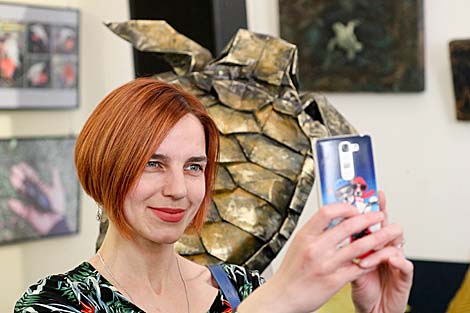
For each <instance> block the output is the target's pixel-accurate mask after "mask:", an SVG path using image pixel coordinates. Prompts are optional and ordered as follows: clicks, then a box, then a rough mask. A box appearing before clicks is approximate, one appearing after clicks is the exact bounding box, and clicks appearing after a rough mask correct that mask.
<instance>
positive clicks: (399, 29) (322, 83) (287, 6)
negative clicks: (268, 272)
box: [279, 0, 424, 92]
mask: <svg viewBox="0 0 470 313" xmlns="http://www.w3.org/2000/svg"><path fill="white" fill-rule="evenodd" d="M279 10H280V31H281V38H283V39H285V40H287V41H289V42H291V43H294V44H296V45H297V47H298V49H299V64H301V66H300V67H299V76H300V79H299V81H300V82H301V85H300V88H301V89H302V90H311V91H335V92H338V91H344V92H361V91H365V92H419V91H423V90H424V47H423V6H422V0H400V1H388V0H360V1H356V0H279Z"/></svg>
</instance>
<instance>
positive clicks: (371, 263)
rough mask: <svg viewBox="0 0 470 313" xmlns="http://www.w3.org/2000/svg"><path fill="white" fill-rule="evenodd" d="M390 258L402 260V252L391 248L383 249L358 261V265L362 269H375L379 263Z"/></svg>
mask: <svg viewBox="0 0 470 313" xmlns="http://www.w3.org/2000/svg"><path fill="white" fill-rule="evenodd" d="M391 257H402V258H403V252H402V251H401V250H400V249H398V248H395V247H392V246H389V247H385V248H383V249H381V250H378V251H375V252H374V253H372V254H370V255H368V256H367V257H365V258H364V259H362V260H360V261H359V263H358V265H359V266H360V267H362V268H368V267H376V266H378V265H379V264H380V263H384V262H388V259H390V258H391Z"/></svg>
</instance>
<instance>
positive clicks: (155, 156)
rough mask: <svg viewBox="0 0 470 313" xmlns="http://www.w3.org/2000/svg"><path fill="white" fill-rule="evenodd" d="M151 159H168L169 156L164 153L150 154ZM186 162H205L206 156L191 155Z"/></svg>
mask: <svg viewBox="0 0 470 313" xmlns="http://www.w3.org/2000/svg"><path fill="white" fill-rule="evenodd" d="M150 159H152V160H161V161H169V160H170V158H169V157H168V156H166V155H164V154H152V156H151V157H150ZM187 162H207V157H206V156H193V157H190V158H189V159H188V160H187Z"/></svg>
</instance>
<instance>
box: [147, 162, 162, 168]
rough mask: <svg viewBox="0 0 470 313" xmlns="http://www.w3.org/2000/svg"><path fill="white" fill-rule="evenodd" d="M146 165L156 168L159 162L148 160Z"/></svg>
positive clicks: (159, 165)
mask: <svg viewBox="0 0 470 313" xmlns="http://www.w3.org/2000/svg"><path fill="white" fill-rule="evenodd" d="M146 167H149V168H158V167H161V164H160V162H158V161H148V162H147V165H146Z"/></svg>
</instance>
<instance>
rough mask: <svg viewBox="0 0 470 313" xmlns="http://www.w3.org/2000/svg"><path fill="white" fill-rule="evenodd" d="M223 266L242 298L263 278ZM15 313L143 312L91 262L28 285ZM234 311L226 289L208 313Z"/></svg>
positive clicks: (249, 272)
mask: <svg viewBox="0 0 470 313" xmlns="http://www.w3.org/2000/svg"><path fill="white" fill-rule="evenodd" d="M222 268H223V269H224V271H225V272H226V273H227V276H228V278H229V279H230V281H231V282H232V283H233V285H234V286H235V289H236V290H237V291H238V295H239V296H240V300H243V299H245V298H246V297H247V296H248V295H249V294H250V293H252V292H253V290H254V289H255V288H257V287H258V286H259V285H260V284H262V283H263V279H262V278H261V277H260V275H259V273H258V272H257V271H249V270H247V269H245V268H244V267H241V266H238V265H233V264H223V265H222ZM14 312H15V313H35V312H37V313H40V312H71V313H97V312H107V313H142V312H144V311H143V310H142V309H140V308H139V307H137V306H136V305H134V304H133V303H131V302H130V301H129V300H128V299H127V298H126V297H124V295H123V294H121V293H120V292H119V291H118V290H117V289H116V288H115V287H114V286H113V285H111V283H110V282H109V281H108V280H106V278H104V277H103V276H101V274H100V273H99V272H98V271H97V270H96V269H95V268H94V267H93V266H92V265H91V264H90V263H88V262H83V263H82V264H80V265H79V266H77V267H76V268H75V269H73V270H71V271H70V272H67V273H65V274H59V275H51V276H47V277H46V278H44V279H41V280H40V281H39V282H37V283H36V284H34V285H32V286H31V287H29V288H28V290H27V291H26V292H25V293H24V294H23V296H22V297H21V298H20V299H19V300H18V302H17V303H16V305H15V310H14ZM222 312H224V313H230V312H232V308H231V306H230V304H229V303H228V301H227V300H226V298H225V297H224V295H223V294H222V291H221V290H220V289H219V293H218V295H217V297H216V298H215V300H214V302H213V303H212V306H211V308H210V309H209V311H208V313H222Z"/></svg>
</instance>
